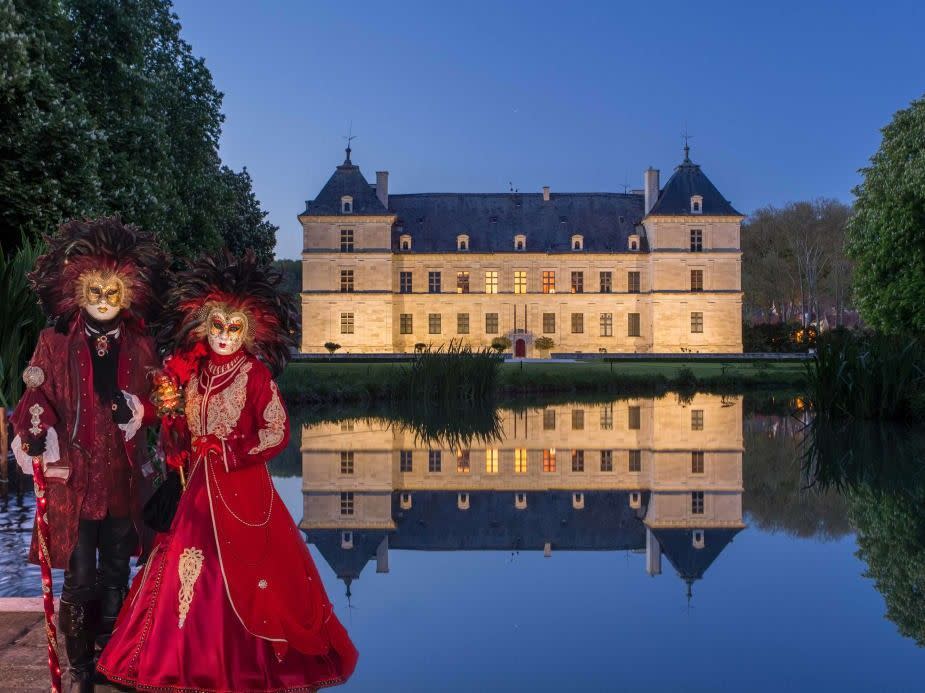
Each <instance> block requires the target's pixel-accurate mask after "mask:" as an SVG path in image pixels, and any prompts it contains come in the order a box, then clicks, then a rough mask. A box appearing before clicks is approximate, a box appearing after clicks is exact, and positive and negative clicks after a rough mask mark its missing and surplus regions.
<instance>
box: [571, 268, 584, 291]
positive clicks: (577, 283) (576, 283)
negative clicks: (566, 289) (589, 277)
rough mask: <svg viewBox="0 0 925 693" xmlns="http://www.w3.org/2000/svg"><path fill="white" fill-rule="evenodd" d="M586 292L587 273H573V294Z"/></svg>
mask: <svg viewBox="0 0 925 693" xmlns="http://www.w3.org/2000/svg"><path fill="white" fill-rule="evenodd" d="M584 292H585V273H584V272H572V293H573V294H583V293H584Z"/></svg>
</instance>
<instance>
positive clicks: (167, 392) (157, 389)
mask: <svg viewBox="0 0 925 693" xmlns="http://www.w3.org/2000/svg"><path fill="white" fill-rule="evenodd" d="M151 402H152V403H153V404H154V406H156V407H157V414H158V416H179V415H181V414H183V388H182V387H181V386H180V385H178V384H177V383H176V382H175V381H174V379H173V378H172V377H170V375H168V374H167V373H165V372H164V371H158V372H157V373H155V374H154V389H153V390H152V391H151Z"/></svg>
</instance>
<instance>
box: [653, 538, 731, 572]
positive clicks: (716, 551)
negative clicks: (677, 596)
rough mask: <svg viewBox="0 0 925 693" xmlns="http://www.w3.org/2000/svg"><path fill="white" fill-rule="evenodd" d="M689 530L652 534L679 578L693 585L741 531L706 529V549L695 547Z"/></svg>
mask: <svg viewBox="0 0 925 693" xmlns="http://www.w3.org/2000/svg"><path fill="white" fill-rule="evenodd" d="M692 531H693V530H691V529H689V528H683V529H682V528H675V529H655V530H653V534H655V538H656V539H658V543H659V545H660V546H661V547H662V553H663V554H664V555H665V557H666V558H667V559H668V561H669V562H670V563H671V565H673V566H674V569H675V570H676V571H678V575H679V576H680V577H681V578H682V579H683V580H685V581H690V582H693V581H694V580H700V579H701V578H703V574H704V573H705V572H706V571H707V568H709V567H710V566H711V565H712V564H713V561H715V560H716V559H717V558H718V557H719V555H720V553H722V551H723V549H725V548H726V546H727V545H728V544H729V542H731V541H732V539H733V537H734V536H735V535H736V534H738V533H739V532H740V531H741V529H739V528H729V529H705V530H703V533H704V547H703V548H702V549H698V548H695V547H694V544H693V541H692V538H691V533H692Z"/></svg>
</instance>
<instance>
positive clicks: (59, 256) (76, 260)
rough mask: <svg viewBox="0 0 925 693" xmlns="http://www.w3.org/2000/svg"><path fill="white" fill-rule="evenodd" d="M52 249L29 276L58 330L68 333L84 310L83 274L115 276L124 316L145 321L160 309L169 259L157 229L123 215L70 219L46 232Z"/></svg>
mask: <svg viewBox="0 0 925 693" xmlns="http://www.w3.org/2000/svg"><path fill="white" fill-rule="evenodd" d="M45 244H46V246H47V248H48V250H47V251H46V252H45V254H44V255H42V256H40V257H39V259H38V260H37V261H36V263H35V270H34V271H33V272H30V273H29V275H28V277H29V281H30V283H31V284H32V288H33V289H34V290H35V292H36V294H38V297H39V305H41V307H42V310H43V311H44V312H45V315H46V316H48V318H49V320H52V321H54V322H55V323H56V325H57V328H58V329H59V330H60V331H62V332H64V331H67V329H68V327H69V326H70V324H71V322H72V321H73V320H74V317H75V316H76V315H77V312H78V310H79V309H80V296H81V292H80V289H79V285H80V283H81V278H82V277H85V276H87V275H88V274H90V273H95V272H99V273H102V274H106V275H109V274H111V275H115V276H116V277H118V279H119V280H120V281H121V283H122V285H123V287H124V296H125V299H126V300H125V305H124V306H123V307H122V314H123V319H127V320H129V321H135V322H137V323H138V324H144V322H145V321H148V320H150V319H151V318H152V317H154V315H155V314H156V313H157V311H158V309H159V308H160V297H161V296H163V293H164V288H165V285H166V279H165V270H166V266H167V258H166V255H165V254H164V251H163V250H162V249H161V247H160V245H159V244H158V242H157V239H156V237H155V236H154V234H153V233H150V232H148V231H144V230H142V229H140V228H138V227H137V226H133V225H131V224H123V223H122V221H121V219H119V217H117V216H115V217H103V218H101V219H95V220H74V221H68V222H66V223H64V224H61V226H59V227H58V231H57V233H55V234H54V235H50V236H49V235H46V236H45Z"/></svg>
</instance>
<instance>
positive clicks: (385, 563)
mask: <svg viewBox="0 0 925 693" xmlns="http://www.w3.org/2000/svg"><path fill="white" fill-rule="evenodd" d="M386 175H389V174H388V173H387V174H386ZM376 572H377V573H387V572H389V538H388V537H387V536H386V537H383V539H382V541H380V542H379V546H377V547H376Z"/></svg>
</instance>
